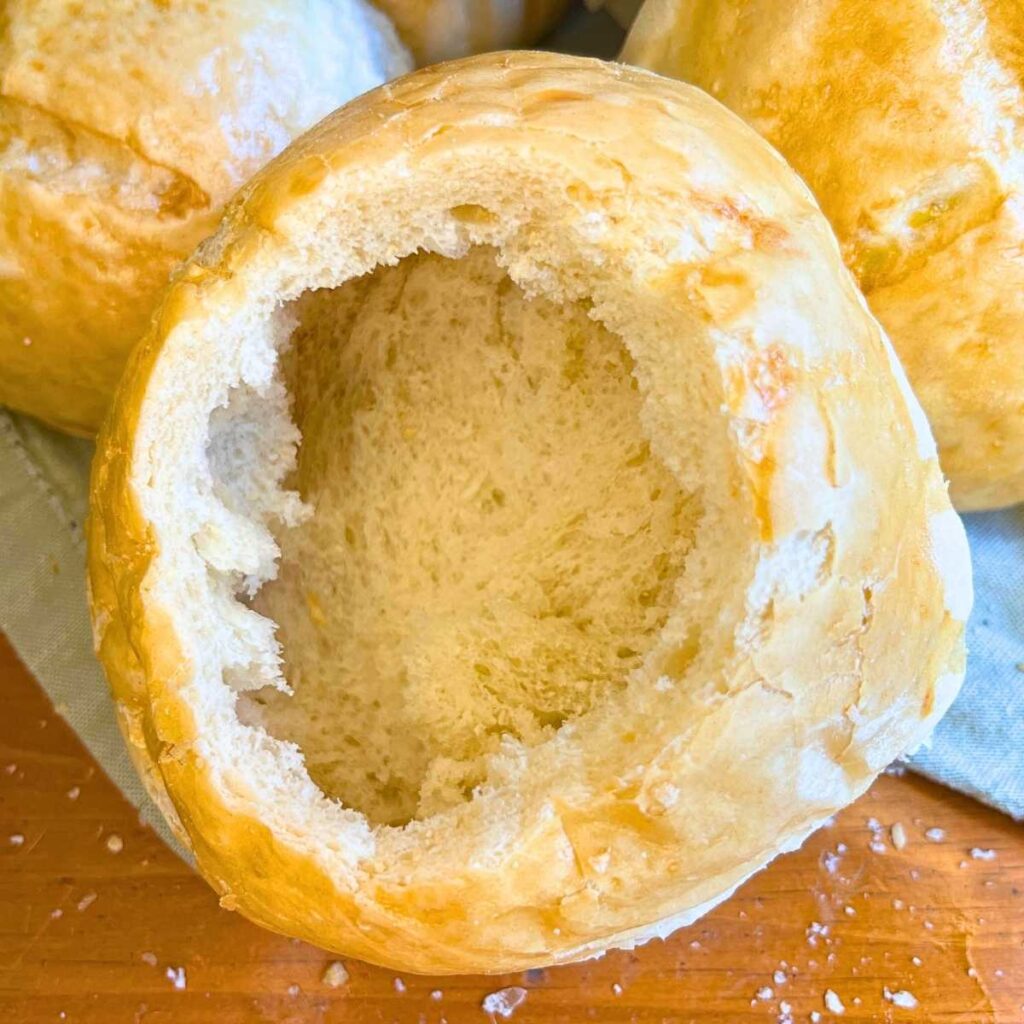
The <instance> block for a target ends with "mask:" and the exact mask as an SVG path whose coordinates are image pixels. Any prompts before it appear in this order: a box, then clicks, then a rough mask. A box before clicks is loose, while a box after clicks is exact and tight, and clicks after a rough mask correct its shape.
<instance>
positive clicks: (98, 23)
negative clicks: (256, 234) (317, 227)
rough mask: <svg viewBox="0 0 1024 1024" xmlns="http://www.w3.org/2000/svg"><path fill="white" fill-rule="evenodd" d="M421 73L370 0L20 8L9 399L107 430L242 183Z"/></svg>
mask: <svg viewBox="0 0 1024 1024" xmlns="http://www.w3.org/2000/svg"><path fill="white" fill-rule="evenodd" d="M410 66H411V58H410V57H409V56H408V54H407V53H406V51H405V50H404V48H403V47H402V45H401V43H400V42H399V41H398V38H397V36H396V35H395V33H394V30H393V28H392V27H391V25H390V24H389V23H388V22H387V19H386V18H385V17H384V16H383V15H382V14H380V13H379V12H377V11H376V10H374V9H373V8H372V7H370V6H369V5H368V4H367V3H365V2H364V0H311V2H308V3H298V2H296V0H175V2H174V3H154V2H150V0H117V2H104V3H99V2H92V3H85V4H83V3H72V2H71V0H7V2H4V3H3V4H2V9H0V403H4V404H7V405H10V406H12V407H14V408H15V409H19V410H21V411H23V412H28V413H32V414H33V415H35V416H38V417H40V418H41V419H44V420H46V421H48V422H49V423H51V424H52V425H54V426H56V427H59V428H62V429H64V430H68V431H71V432H74V433H81V434H91V433H94V432H95V431H96V429H97V428H98V427H99V424H100V421H101V419H102V416H103V414H104V412H105V411H106V408H107V406H108V404H109V402H110V398H111V396H112V394H113V391H114V388H115V386H116V384H117V380H118V377H119V376H120V374H121V370H122V368H123V366H124V361H125V358H126V357H127V354H128V351H129V349H130V348H131V346H132V345H133V344H134V343H135V342H136V341H137V340H138V338H139V337H140V336H141V335H142V333H143V332H144V330H145V328H146V324H147V322H148V320H149V317H150V314H151V313H152V311H153V306H154V304H155V302H156V301H157V298H158V296H159V294H160V292H161V291H162V289H163V288H165V287H166V285H167V281H168V277H169V275H170V272H171V270H172V268H173V267H174V266H175V265H176V264H177V263H179V262H180V261H181V260H183V259H184V258H185V257H186V256H187V255H188V254H189V253H190V252H191V251H192V250H193V249H194V248H195V247H196V245H197V244H198V243H199V242H200V241H201V240H202V239H203V238H205V237H206V236H207V235H208V234H210V232H211V231H212V230H213V229H214V228H215V227H216V225H217V222H218V220H219V219H220V214H221V212H222V209H223V205H224V203H225V202H226V201H227V199H229V198H230V196H231V195H232V193H233V192H234V191H235V190H236V189H237V188H238V186H239V185H241V184H242V183H243V182H244V181H245V180H246V179H247V178H249V177H250V176H251V175H252V173H253V172H254V171H255V170H256V169H257V168H259V167H261V166H262V165H263V164H264V163H266V161H267V160H268V159H269V158H270V157H272V156H273V155H274V154H275V153H277V152H278V151H279V150H281V149H283V148H284V147H285V146H286V145H287V144H288V143H289V142H290V141H291V140H292V139H293V138H294V137H295V136H296V135H299V134H300V133H301V132H303V131H305V130H306V129H307V128H309V127H310V125H312V124H315V123H316V122H317V121H318V120H320V118H322V117H323V116H324V115H325V114H327V113H329V112H330V111H331V110H333V109H334V108H335V107H338V106H340V105H341V104H342V103H344V102H345V101H347V100H349V99H351V98H352V97H353V96H355V95H358V94H359V93H361V92H365V91H366V90H367V89H370V88H373V87H374V86H377V85H380V84H381V83H382V82H384V81H386V80H387V79H388V78H390V77H392V76H394V75H396V74H400V73H402V72H403V71H407V70H408V69H409V67H410Z"/></svg>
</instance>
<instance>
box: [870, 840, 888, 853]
mask: <svg viewBox="0 0 1024 1024" xmlns="http://www.w3.org/2000/svg"><path fill="white" fill-rule="evenodd" d="M868 847H869V848H870V850H871V852H872V853H885V849H886V847H885V843H883V842H882V840H881V839H872V840H871V842H870V843H868Z"/></svg>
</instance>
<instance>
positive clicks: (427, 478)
mask: <svg viewBox="0 0 1024 1024" xmlns="http://www.w3.org/2000/svg"><path fill="white" fill-rule="evenodd" d="M289 312H290V314H291V315H292V316H294V318H295V320H296V322H297V326H296V328H295V330H294V332H293V334H292V336H291V339H290V346H291V347H290V351H289V354H288V356H287V358H286V360H285V379H286V381H287V384H288V387H289V390H290V393H291V400H292V414H293V416H294V419H295V423H296V425H297V427H298V429H299V431H300V433H301V435H302V438H303V440H302V444H301V447H300V449H299V454H298V467H297V470H296V472H295V475H294V480H293V481H291V482H292V483H293V484H294V486H295V487H296V488H297V490H298V492H299V494H300V495H301V497H302V499H303V501H304V502H305V503H306V505H307V507H308V508H309V510H310V513H311V514H310V515H309V517H308V518H307V519H306V520H305V521H304V522H303V523H302V524H301V525H299V526H298V527H296V528H294V529H285V530H282V531H279V541H280V545H281V550H282V554H281V559H280V566H279V571H278V575H277V578H276V580H274V581H273V582H271V583H269V584H267V585H266V586H265V587H264V588H263V589H262V590H261V591H260V593H259V595H258V597H257V598H256V601H255V603H254V607H255V608H256V609H257V610H258V611H259V612H261V613H262V614H263V615H265V616H268V617H269V618H271V619H273V620H274V621H275V622H276V623H277V625H278V638H279V640H280V641H281V643H282V645H283V655H284V666H285V668H284V670H285V676H286V678H287V681H288V683H289V684H290V687H291V692H290V693H285V692H282V691H281V690H279V689H275V688H273V687H266V688H264V689H262V690H259V691H256V692H253V693H249V694H245V695H243V696H242V697H241V698H240V711H241V714H242V716H243V719H244V720H245V721H248V722H250V723H253V724H256V723H258V724H260V725H262V726H264V727H265V728H266V729H267V730H268V731H269V732H270V733H271V734H272V735H274V736H276V737H278V738H280V739H283V740H288V741H291V742H293V743H295V744H297V745H298V746H299V748H300V749H301V750H302V752H303V754H304V755H305V759H306V765H307V768H308V770H309V773H310V775H311V777H312V778H313V780H314V781H315V782H316V783H317V784H318V785H319V786H320V787H321V789H322V790H323V791H324V792H325V793H327V794H328V795H329V796H332V797H338V798H340V799H341V801H342V802H343V803H344V804H345V805H346V806H348V807H351V808H354V809H357V810H359V811H361V812H363V813H364V814H366V816H367V817H368V818H369V819H370V821H372V822H374V823H386V824H391V825H398V824H404V823H406V822H407V821H409V820H410V819H412V818H415V817H425V816H429V815H431V814H434V813H437V812H438V811H440V810H443V809H445V808H448V807H451V806H453V805H455V804H457V803H460V802H462V801H466V800H468V799H470V798H471V795H472V792H473V790H474V788H476V787H477V786H479V785H480V784H481V783H482V782H483V781H484V779H485V777H486V774H487V758H488V756H489V755H493V754H495V753H496V752H497V751H498V749H499V746H500V744H501V743H502V742H503V741H506V742H507V741H508V740H509V739H514V740H516V741H518V742H519V743H521V744H523V745H526V746H533V745H536V744H538V743H540V742H542V741H544V740H545V739H548V738H550V737H551V736H553V735H554V734H555V732H556V731H557V730H558V729H559V727H560V726H561V725H562V724H563V723H565V722H567V721H570V720H573V719H576V718H578V717H579V716H580V715H582V714H583V713H585V712H586V711H588V710H589V709H590V708H592V707H593V706H594V705H595V704H596V703H597V702H599V701H601V700H602V699H604V698H606V697H607V696H608V695H609V693H610V692H613V691H621V690H622V689H623V688H624V687H625V686H626V684H627V681H628V680H629V679H630V677H631V675H632V674H634V673H636V672H637V671H638V670H639V669H640V667H641V666H642V664H643V661H644V658H645V656H647V655H648V654H649V652H650V651H651V648H652V647H653V646H654V643H655V641H656V638H657V635H658V633H659V631H660V630H661V629H662V628H663V627H664V625H665V622H666V620H667V618H668V616H669V614H670V611H671V609H672V607H673V606H674V604H675V600H676V598H675V588H676V586H677V583H678V581H679V578H680V574H681V572H682V569H683V564H684V560H685V558H686V554H687V552H688V551H689V550H690V548H691V547H692V545H693V541H694V535H695V530H696V527H697V524H698V522H699V519H700V516H701V500H700V496H699V494H697V493H694V492H692V491H687V490H686V489H684V488H683V487H682V486H681V485H680V483H679V482H678V480H677V479H676V477H675V476H674V475H673V474H672V473H671V472H670V471H669V470H668V469H667V468H666V467H665V465H664V464H663V463H662V462H661V460H660V459H659V458H658V456H657V455H656V454H655V453H654V452H653V451H652V449H651V445H650V442H649V440H648V438H647V436H646V435H645V432H644V429H643V427H642V424H641V411H642V409H641V406H642V398H641V394H640V390H639V386H638V382H637V379H636V377H635V375H634V365H633V359H632V357H631V356H630V354H629V352H628V350H627V349H626V347H625V346H624V345H623V343H622V341H621V339H620V338H618V337H617V336H616V335H615V334H613V333H612V332H610V331H609V330H608V329H607V328H605V327H603V326H602V325H601V324H600V323H598V322H596V321H595V320H593V319H592V318H591V317H590V316H589V315H588V310H587V308H586V305H585V304H584V303H580V302H569V303H565V304H558V303H554V302H552V301H550V300H547V299H544V298H541V297H536V298H532V299H531V298H527V297H526V296H525V295H524V293H523V291H522V289H521V288H520V287H519V286H518V285H516V284H515V283H514V282H513V281H512V280H511V279H510V278H509V276H508V274H507V272H506V271H505V270H504V269H503V268H502V267H501V266H500V265H499V264H498V262H497V261H496V258H495V252H494V250H492V249H491V248H489V247H486V246H478V247H475V248H473V249H471V250H470V251H469V253H468V254H467V255H466V256H464V257H463V258H461V259H449V258H445V257H443V256H440V255H436V254H429V255H428V254H421V255H414V256H410V257H407V258H406V259H404V260H402V261H401V262H400V263H398V264H397V265H396V266H390V267H379V268H378V269H376V270H375V271H373V272H371V273H369V274H367V275H364V276H363V277H360V278H358V279H356V280H353V281H349V282H347V283H345V284H343V285H341V286H339V287H336V288H326V289H318V290H314V291H310V292H307V293H306V294H305V295H303V296H302V297H301V298H300V299H298V300H296V301H295V302H294V303H293V304H292V307H291V309H290V310H289Z"/></svg>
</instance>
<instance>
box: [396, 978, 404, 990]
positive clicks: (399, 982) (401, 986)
mask: <svg viewBox="0 0 1024 1024" xmlns="http://www.w3.org/2000/svg"><path fill="white" fill-rule="evenodd" d="M393 984H394V986H395V991H396V992H404V991H405V982H404V981H402V979H401V978H395V980H394V982H393Z"/></svg>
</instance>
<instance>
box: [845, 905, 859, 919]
mask: <svg viewBox="0 0 1024 1024" xmlns="http://www.w3.org/2000/svg"><path fill="white" fill-rule="evenodd" d="M843 913H845V914H846V916H847V917H853V916H854V915H855V914H856V913H857V911H856V910H854V909H853V907H843Z"/></svg>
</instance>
